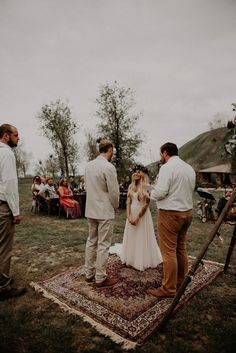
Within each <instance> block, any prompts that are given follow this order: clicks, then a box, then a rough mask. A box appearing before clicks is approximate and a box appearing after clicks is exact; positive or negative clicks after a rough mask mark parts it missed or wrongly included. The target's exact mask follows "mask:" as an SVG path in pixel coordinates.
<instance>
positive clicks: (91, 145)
mask: <svg viewBox="0 0 236 353" xmlns="http://www.w3.org/2000/svg"><path fill="white" fill-rule="evenodd" d="M85 135H86V139H87V141H86V144H85V154H86V156H87V158H88V160H89V161H91V160H92V159H94V158H96V157H97V156H98V154H99V153H98V149H97V139H96V138H95V137H94V134H93V133H92V132H91V131H89V130H87V131H86V132H85Z"/></svg>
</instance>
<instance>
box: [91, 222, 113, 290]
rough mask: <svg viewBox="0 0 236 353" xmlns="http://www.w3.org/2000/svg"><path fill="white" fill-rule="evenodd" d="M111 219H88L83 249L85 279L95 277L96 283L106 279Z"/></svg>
mask: <svg viewBox="0 0 236 353" xmlns="http://www.w3.org/2000/svg"><path fill="white" fill-rule="evenodd" d="M113 224H114V220H113V219H104V220H97V219H92V218H88V225H89V236H88V239H87V243H86V249H85V268H86V277H87V278H88V279H89V278H92V277H93V276H95V280H96V282H97V283H100V282H103V281H104V280H105V279H106V278H107V272H106V266H107V261H108V256H109V248H110V246H111V241H112V234H113Z"/></svg>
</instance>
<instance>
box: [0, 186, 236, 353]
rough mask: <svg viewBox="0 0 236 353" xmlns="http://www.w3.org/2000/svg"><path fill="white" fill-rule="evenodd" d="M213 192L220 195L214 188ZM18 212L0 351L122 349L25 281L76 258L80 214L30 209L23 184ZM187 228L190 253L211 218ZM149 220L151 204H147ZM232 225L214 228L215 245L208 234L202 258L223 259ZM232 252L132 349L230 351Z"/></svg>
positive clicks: (235, 318)
mask: <svg viewBox="0 0 236 353" xmlns="http://www.w3.org/2000/svg"><path fill="white" fill-rule="evenodd" d="M215 194H216V197H217V198H219V197H220V195H221V193H220V192H215ZM20 199H21V213H22V215H23V217H24V219H23V221H22V223H21V224H20V225H19V226H17V236H16V243H15V247H14V255H13V259H12V271H11V274H12V275H13V277H14V279H15V283H16V285H19V286H20V285H21V286H22V285H24V286H27V288H28V291H27V294H26V295H25V296H23V297H21V298H17V299H11V300H8V301H4V302H0V352H1V353H16V352H17V353H25V352H27V353H56V352H57V353H59V352H60V353H62V352H63V353H79V352H91V353H92V352H93V353H95V352H104V353H111V352H122V351H123V350H122V349H121V347H120V346H119V345H117V344H115V343H114V342H112V341H111V340H110V339H109V338H106V337H104V336H102V335H100V334H98V333H97V331H95V330H94V329H93V328H92V327H91V326H90V325H89V324H88V323H84V322H83V321H82V319H80V318H79V317H78V316H73V315H70V314H67V313H66V312H64V311H62V310H61V309H60V308H59V307H58V306H57V305H56V304H54V303H53V302H52V301H50V300H48V299H46V298H44V297H43V296H42V295H40V294H38V293H36V292H35V291H34V290H33V289H32V288H30V287H29V283H30V282H31V281H32V280H33V281H35V280H37V279H40V278H42V277H46V276H50V275H53V274H56V273H59V272H62V271H63V270H65V269H68V268H69V267H74V266H79V265H81V264H83V263H84V249H85V242H86V238H87V234H88V227H87V222H86V220H85V219H78V220H67V219H64V218H58V217H57V216H44V215H41V214H31V213H30V208H31V192H30V184H29V183H28V182H27V183H26V182H24V181H22V182H21V183H20ZM194 201H195V208H194V219H193V223H192V225H191V228H190V230H189V238H188V251H189V254H190V255H193V256H196V255H197V254H198V252H199V251H200V249H201V248H202V246H203V244H204V243H205V241H206V239H207V237H208V234H209V232H210V230H211V229H212V227H213V224H212V223H205V224H204V223H201V222H200V220H199V219H198V217H197V215H196V202H197V195H195V196H194ZM151 211H152V215H153V221H154V222H155V219H156V210H155V205H151ZM124 223H125V211H123V210H119V211H118V214H117V217H116V221H115V229H114V237H113V241H114V242H120V241H121V240H122V234H123V230H124ZM232 232H233V227H232V226H231V225H228V224H224V225H222V227H221V229H220V234H221V237H222V238H223V243H222V242H221V241H220V240H219V238H216V240H215V241H214V243H213V244H211V246H210V248H209V250H208V252H207V254H206V257H205V258H206V259H208V260H213V261H218V262H224V261H225V258H226V254H227V250H228V247H229V242H230V240H231V237H232ZM235 270H236V254H235V252H234V254H233V255H232V258H231V263H230V267H229V269H228V271H227V273H226V274H224V275H222V276H220V277H218V279H217V280H216V281H215V282H214V283H213V284H212V285H210V286H209V287H207V288H205V289H204V290H203V291H202V292H200V293H199V294H197V295H196V296H195V297H194V298H193V299H192V300H191V301H190V302H189V303H188V304H187V305H186V306H185V307H184V308H183V309H182V310H181V311H179V312H178V313H177V314H176V315H175V316H174V317H172V318H171V319H170V321H169V322H168V324H167V326H166V327H165V329H164V330H163V331H162V332H157V333H156V334H155V335H153V336H152V338H151V339H150V340H149V341H148V342H147V343H146V344H145V345H144V346H142V347H138V348H137V349H135V352H137V353H138V352H140V353H141V352H143V353H144V352H150V353H151V352H152V353H153V352H162V353H169V352H170V353H182V352H186V353H190V352H197V353H203V352H209V353H226V352H233V350H234V348H235V346H236V339H235V328H236V315H235V312H236V311H235V306H236V305H235V304H236V301H235V298H236V289H235V287H236V286H235V279H236V276H235V275H236V273H235V272H236V271H235Z"/></svg>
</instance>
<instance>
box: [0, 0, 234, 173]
mask: <svg viewBox="0 0 236 353" xmlns="http://www.w3.org/2000/svg"><path fill="white" fill-rule="evenodd" d="M235 15H236V0H40V1H39V0H0V44H1V55H0V88H1V90H0V123H10V124H13V125H15V126H16V127H17V128H18V130H19V133H20V137H21V139H22V140H23V141H24V144H25V148H26V149H27V150H28V151H31V152H32V153H33V156H34V160H38V159H44V158H46V156H47V155H48V154H49V153H50V152H51V147H50V144H49V142H48V141H47V140H46V139H45V138H43V137H42V136H40V133H39V129H38V123H37V121H36V118H35V116H36V114H37V113H38V112H39V111H40V108H41V107H42V105H43V104H45V103H50V101H53V100H56V99H58V98H60V99H62V100H69V104H70V107H71V109H72V113H73V117H74V118H75V119H76V120H77V121H78V123H79V125H80V133H79V134H78V142H81V143H84V130H85V129H87V128H95V126H96V123H97V122H98V120H97V118H96V116H95V112H96V104H95V99H96V98H97V96H98V90H99V85H100V84H103V83H112V82H114V81H115V80H116V81H117V82H118V84H119V85H121V86H123V87H126V88H128V87H130V88H131V89H132V90H134V91H135V100H136V106H135V111H136V112H140V111H141V112H142V113H143V118H142V120H140V121H139V125H138V128H140V129H142V130H143V131H144V132H145V133H146V143H145V144H144V145H143V146H142V148H141V155H140V157H139V160H140V161H142V162H143V163H150V162H151V161H154V160H156V159H158V157H159V147H160V145H161V144H163V143H164V142H167V141H171V142H175V143H176V144H177V145H178V146H179V147H180V146H181V145H183V144H184V143H186V142H188V141H189V140H190V139H192V138H194V137H196V136H197V135H199V134H200V133H202V132H205V131H206V130H208V123H209V121H212V120H213V119H214V117H215V116H216V115H217V114H220V115H221V116H222V117H224V118H225V120H226V121H227V120H230V119H231V118H232V117H233V111H232V107H231V103H232V102H235V101H236V21H235V18H236V16H235ZM32 162H33V161H32ZM83 165H84V163H82V162H81V168H80V171H81V172H82V169H83Z"/></svg>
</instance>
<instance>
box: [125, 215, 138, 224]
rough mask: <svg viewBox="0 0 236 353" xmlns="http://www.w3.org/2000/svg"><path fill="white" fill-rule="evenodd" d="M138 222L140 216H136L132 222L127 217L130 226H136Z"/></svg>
mask: <svg viewBox="0 0 236 353" xmlns="http://www.w3.org/2000/svg"><path fill="white" fill-rule="evenodd" d="M139 220H140V216H138V217H137V218H135V219H134V220H132V219H131V218H130V217H128V221H129V223H130V224H132V226H136V225H137V224H138V222H139Z"/></svg>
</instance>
